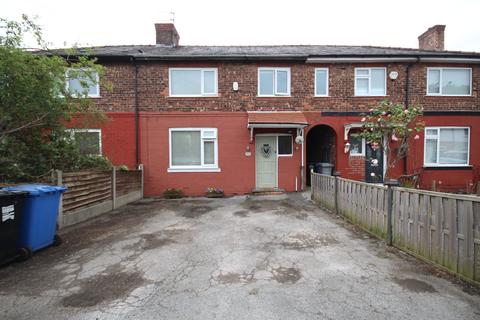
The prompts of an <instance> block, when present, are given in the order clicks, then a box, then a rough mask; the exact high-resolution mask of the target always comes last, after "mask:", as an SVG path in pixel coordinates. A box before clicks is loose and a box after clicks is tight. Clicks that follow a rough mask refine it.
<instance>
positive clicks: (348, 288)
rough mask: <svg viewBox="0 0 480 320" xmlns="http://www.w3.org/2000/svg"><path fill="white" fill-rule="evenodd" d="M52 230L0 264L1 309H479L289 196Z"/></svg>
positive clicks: (145, 312)
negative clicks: (50, 237) (50, 244)
mask: <svg viewBox="0 0 480 320" xmlns="http://www.w3.org/2000/svg"><path fill="white" fill-rule="evenodd" d="M64 240H65V243H64V244H63V245H62V246H61V247H57V248H49V249H47V250H44V251H42V252H39V253H38V254H37V255H35V256H34V257H33V259H32V260H30V261H27V262H24V263H22V264H13V265H10V266H8V267H6V268H3V269H0V318H1V319H369V320H370V319H387V318H388V319H480V296H479V295H478V294H476V293H475V289H471V288H470V290H467V289H468V288H467V287H464V286H461V285H459V284H455V283H453V282H452V281H451V280H449V279H444V278H441V277H437V276H435V275H432V271H433V272H435V269H433V268H431V267H429V266H427V265H425V264H423V263H420V262H418V261H416V260H415V259H412V258H410V257H408V256H406V255H402V254H400V253H399V252H398V251H396V250H393V249H388V250H387V249H386V248H385V246H384V244H382V243H381V242H379V241H378V240H375V239H371V238H370V237H368V236H367V235H366V234H365V233H362V232H358V231H355V230H351V227H349V225H348V224H346V223H344V222H342V220H340V219H336V218H335V217H334V216H332V215H329V214H326V213H325V212H323V211H322V210H320V209H318V208H317V207H316V206H314V205H313V204H312V203H310V202H308V201H306V200H304V199H303V198H302V196H301V195H300V194H292V195H288V196H285V198H284V199H278V198H276V199H275V200H272V199H265V198H252V199H248V198H247V199H246V198H245V197H235V198H230V199H219V200H207V199H189V200H170V201H166V200H155V199H145V200H142V201H139V202H137V203H134V204H131V205H129V206H126V207H124V208H122V209H119V210H117V211H116V212H115V213H114V214H112V215H109V216H106V217H103V218H100V219H97V220H95V221H93V222H91V223H89V224H87V225H82V226H80V227H77V228H75V229H71V230H69V231H68V232H67V233H66V234H65V235H64ZM472 290H473V292H472Z"/></svg>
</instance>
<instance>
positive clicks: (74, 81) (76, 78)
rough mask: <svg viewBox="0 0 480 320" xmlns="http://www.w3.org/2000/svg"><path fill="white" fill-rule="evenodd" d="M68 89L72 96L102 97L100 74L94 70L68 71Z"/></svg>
mask: <svg viewBox="0 0 480 320" xmlns="http://www.w3.org/2000/svg"><path fill="white" fill-rule="evenodd" d="M66 78H67V83H66V87H67V88H66V89H67V91H68V92H69V93H70V95H72V96H77V97H78V96H85V95H86V96H88V97H90V98H98V97H100V86H99V77H98V72H96V71H95V70H92V69H73V68H72V69H68V70H67V74H66Z"/></svg>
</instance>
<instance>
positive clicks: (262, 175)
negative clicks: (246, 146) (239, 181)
mask: <svg viewBox="0 0 480 320" xmlns="http://www.w3.org/2000/svg"><path fill="white" fill-rule="evenodd" d="M255 170H256V180H257V186H256V187H257V188H276V187H277V137H276V136H256V137H255Z"/></svg>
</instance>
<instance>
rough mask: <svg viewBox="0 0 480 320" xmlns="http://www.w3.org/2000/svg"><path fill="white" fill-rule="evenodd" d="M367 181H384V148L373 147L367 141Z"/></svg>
mask: <svg viewBox="0 0 480 320" xmlns="http://www.w3.org/2000/svg"><path fill="white" fill-rule="evenodd" d="M365 151H366V153H365V181H366V182H369V183H382V182H383V148H381V147H378V148H375V149H374V148H372V146H371V145H370V143H367V145H366V148H365Z"/></svg>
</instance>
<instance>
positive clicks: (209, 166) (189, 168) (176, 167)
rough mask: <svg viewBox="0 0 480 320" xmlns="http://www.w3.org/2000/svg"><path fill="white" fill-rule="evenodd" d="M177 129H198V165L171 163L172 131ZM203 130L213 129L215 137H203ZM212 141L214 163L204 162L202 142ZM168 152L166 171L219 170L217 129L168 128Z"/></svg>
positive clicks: (195, 129)
mask: <svg viewBox="0 0 480 320" xmlns="http://www.w3.org/2000/svg"><path fill="white" fill-rule="evenodd" d="M176 131H177V132H178V131H199V132H200V140H201V142H200V161H201V165H198V166H179V165H173V164H172V132H176ZM204 131H215V138H204V137H203V132H204ZM205 141H213V142H214V163H213V164H204V161H205V159H204V150H203V149H204V142H205ZM168 154H169V160H168V161H169V162H168V163H169V168H168V170H167V172H220V171H221V170H220V168H219V167H218V130H217V128H169V129H168Z"/></svg>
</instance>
